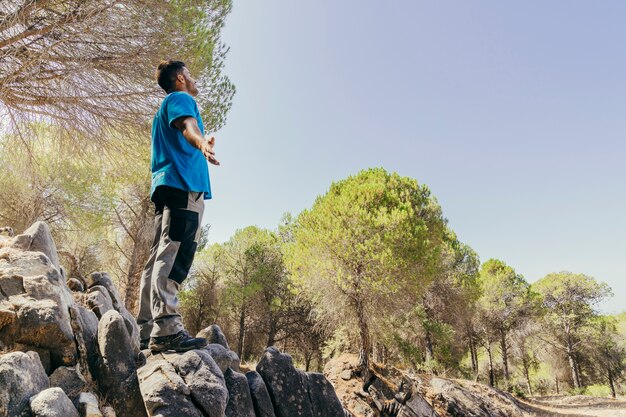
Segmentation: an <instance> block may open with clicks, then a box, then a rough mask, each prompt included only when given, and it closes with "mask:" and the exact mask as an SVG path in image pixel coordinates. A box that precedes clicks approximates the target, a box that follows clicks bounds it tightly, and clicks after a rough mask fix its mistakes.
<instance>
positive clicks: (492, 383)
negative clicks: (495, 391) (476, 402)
mask: <svg viewBox="0 0 626 417" xmlns="http://www.w3.org/2000/svg"><path fill="white" fill-rule="evenodd" d="M486 349H487V356H489V386H490V387H495V384H496V378H495V374H494V372H493V356H492V354H491V344H490V343H488V344H487V347H486Z"/></svg>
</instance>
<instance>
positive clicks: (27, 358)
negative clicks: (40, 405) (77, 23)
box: [0, 352, 48, 417]
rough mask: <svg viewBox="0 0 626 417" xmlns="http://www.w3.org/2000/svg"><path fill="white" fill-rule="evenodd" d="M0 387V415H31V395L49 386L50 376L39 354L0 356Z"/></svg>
mask: <svg viewBox="0 0 626 417" xmlns="http://www.w3.org/2000/svg"><path fill="white" fill-rule="evenodd" d="M0 387H2V389H0V417H26V416H30V409H29V400H30V397H32V396H33V395H35V394H37V393H39V392H41V391H43V390H45V389H46V388H48V376H47V375H46V372H45V371H44V369H43V366H42V365H41V362H40V361H39V357H38V356H37V354H36V353H34V352H28V353H23V352H12V353H7V354H5V355H2V356H0Z"/></svg>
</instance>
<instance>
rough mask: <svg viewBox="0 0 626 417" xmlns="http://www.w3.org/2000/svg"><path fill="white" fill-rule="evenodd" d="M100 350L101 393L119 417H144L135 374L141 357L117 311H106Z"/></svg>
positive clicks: (97, 370)
mask: <svg viewBox="0 0 626 417" xmlns="http://www.w3.org/2000/svg"><path fill="white" fill-rule="evenodd" d="M98 350H99V352H100V360H99V361H98V363H97V364H96V366H95V367H94V368H95V369H94V377H95V378H96V380H97V383H98V387H99V389H100V391H101V392H103V393H106V395H107V398H108V399H109V400H110V403H111V405H113V408H114V409H115V411H116V412H117V413H118V414H119V415H122V416H134V417H135V416H136V417H140V416H145V415H146V412H145V408H144V405H143V401H142V398H141V392H140V390H139V381H138V380H137V373H136V370H137V360H138V357H137V355H136V354H135V351H134V349H133V347H132V345H131V341H130V336H129V334H128V330H127V329H126V324H125V322H124V319H123V318H122V316H121V315H120V313H118V312H117V311H115V310H110V311H107V312H106V313H105V314H104V316H102V319H100V323H98Z"/></svg>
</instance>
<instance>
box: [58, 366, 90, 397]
mask: <svg viewBox="0 0 626 417" xmlns="http://www.w3.org/2000/svg"><path fill="white" fill-rule="evenodd" d="M50 386H51V387H58V388H60V389H62V390H63V392H64V393H65V395H67V396H68V397H69V398H70V399H71V400H73V399H74V398H76V397H77V396H78V394H80V393H81V392H82V391H84V390H85V389H86V386H87V381H85V378H84V377H83V375H82V374H81V373H80V372H79V371H78V370H77V369H76V368H75V367H72V368H68V367H66V366H60V367H58V368H57V369H56V370H55V371H54V372H53V373H52V375H50Z"/></svg>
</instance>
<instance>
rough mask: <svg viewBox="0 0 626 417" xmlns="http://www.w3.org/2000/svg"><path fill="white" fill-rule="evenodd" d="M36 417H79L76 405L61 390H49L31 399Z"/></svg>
mask: <svg viewBox="0 0 626 417" xmlns="http://www.w3.org/2000/svg"><path fill="white" fill-rule="evenodd" d="M30 409H31V411H32V413H33V416H34V417H79V416H78V411H77V410H76V408H75V407H74V404H72V402H71V401H70V399H69V398H67V395H65V392H63V390H62V389H61V388H58V387H56V388H48V389H47V390H44V391H41V392H40V393H39V394H37V395H35V396H33V397H32V398H31V399H30Z"/></svg>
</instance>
